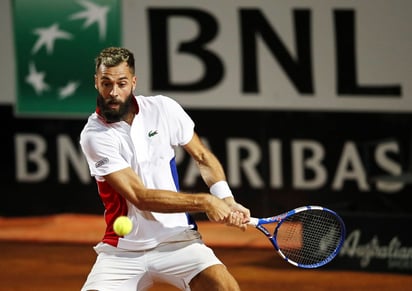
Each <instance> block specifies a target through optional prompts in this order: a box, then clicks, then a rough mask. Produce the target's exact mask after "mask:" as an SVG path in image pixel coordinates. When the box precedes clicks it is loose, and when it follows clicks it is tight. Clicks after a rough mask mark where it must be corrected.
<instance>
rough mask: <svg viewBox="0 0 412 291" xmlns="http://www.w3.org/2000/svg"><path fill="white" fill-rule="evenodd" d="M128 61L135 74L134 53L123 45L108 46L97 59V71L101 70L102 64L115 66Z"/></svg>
mask: <svg viewBox="0 0 412 291" xmlns="http://www.w3.org/2000/svg"><path fill="white" fill-rule="evenodd" d="M123 62H126V63H127V65H128V67H129V68H130V71H131V72H132V73H133V74H134V70H135V68H134V55H133V53H132V52H131V51H129V50H128V49H126V48H122V47H108V48H105V49H103V50H102V51H101V52H100V53H99V55H98V56H97V57H96V59H95V64H96V67H95V71H96V73H97V71H98V70H99V67H100V66H101V65H104V66H106V67H115V66H117V65H119V64H121V63H123Z"/></svg>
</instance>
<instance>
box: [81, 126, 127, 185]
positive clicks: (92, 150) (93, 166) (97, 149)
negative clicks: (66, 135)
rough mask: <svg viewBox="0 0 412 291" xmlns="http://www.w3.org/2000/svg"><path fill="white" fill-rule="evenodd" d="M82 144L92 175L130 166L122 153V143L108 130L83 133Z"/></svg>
mask: <svg viewBox="0 0 412 291" xmlns="http://www.w3.org/2000/svg"><path fill="white" fill-rule="evenodd" d="M80 145H81V147H82V150H83V153H84V155H85V157H86V160H87V163H88V165H89V169H90V173H91V175H92V176H95V177H97V178H98V177H102V176H105V175H108V174H110V173H113V172H116V171H119V170H122V169H124V168H127V167H129V164H128V163H127V161H126V160H125V159H124V158H123V157H122V156H121V155H120V146H121V145H120V144H119V141H118V139H116V138H113V136H111V135H110V134H109V132H107V131H106V132H89V133H88V134H84V135H82V137H81V139H80Z"/></svg>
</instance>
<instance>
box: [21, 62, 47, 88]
mask: <svg viewBox="0 0 412 291" xmlns="http://www.w3.org/2000/svg"><path fill="white" fill-rule="evenodd" d="M45 76H46V75H45V73H44V72H38V71H37V70H36V66H35V65H34V64H33V63H30V65H29V75H28V76H26V82H27V83H29V84H30V85H32V87H33V88H34V90H35V91H36V94H37V95H41V94H42V93H43V91H47V90H49V85H48V84H46V83H45V82H44V77H45Z"/></svg>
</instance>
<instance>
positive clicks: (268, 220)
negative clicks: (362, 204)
mask: <svg viewBox="0 0 412 291" xmlns="http://www.w3.org/2000/svg"><path fill="white" fill-rule="evenodd" d="M308 210H320V211H326V212H329V213H331V214H332V215H334V216H335V217H336V218H337V221H338V222H339V225H340V231H341V236H340V240H339V244H338V245H337V246H336V248H335V249H334V251H333V252H332V253H331V254H330V255H329V256H328V257H327V258H326V259H324V260H322V261H320V262H318V263H313V264H299V263H297V262H294V261H293V260H291V259H289V258H288V257H287V256H285V254H283V252H282V251H281V249H280V248H279V245H278V243H277V240H276V236H277V232H278V229H279V227H280V226H281V225H282V223H283V222H284V221H285V220H286V219H287V218H289V217H291V216H293V215H295V214H296V213H299V212H302V211H308ZM272 223H277V225H276V227H275V229H274V231H273V234H272V233H271V232H270V231H269V230H268V229H267V228H266V227H265V226H264V225H267V224H272ZM248 224H249V225H252V226H254V227H256V228H257V229H258V230H260V231H261V232H262V233H263V234H264V235H265V236H266V237H267V238H268V239H269V241H270V242H271V243H272V245H273V247H274V248H275V250H276V252H277V253H278V254H279V255H280V256H281V257H282V258H283V259H284V260H285V261H287V262H288V263H290V264H292V265H294V266H296V267H299V268H304V269H313V268H319V267H321V266H323V265H325V264H327V263H329V262H330V261H331V260H333V259H334V258H335V257H336V255H337V254H338V253H339V251H340V249H341V248H342V246H343V242H344V240H345V236H346V227H345V223H344V222H343V219H342V218H341V217H340V216H339V215H338V214H337V213H336V212H335V211H333V210H331V209H329V208H326V207H322V206H317V205H308V206H301V207H298V208H295V209H292V210H289V211H287V212H284V213H282V214H279V215H276V216H271V217H265V218H256V217H251V218H250V220H249V222H248Z"/></svg>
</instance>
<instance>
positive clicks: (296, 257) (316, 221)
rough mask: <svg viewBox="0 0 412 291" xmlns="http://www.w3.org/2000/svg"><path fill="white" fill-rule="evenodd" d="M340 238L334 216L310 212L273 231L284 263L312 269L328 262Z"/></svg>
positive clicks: (286, 220) (293, 217) (289, 220)
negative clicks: (283, 257)
mask: <svg viewBox="0 0 412 291" xmlns="http://www.w3.org/2000/svg"><path fill="white" fill-rule="evenodd" d="M341 236H342V230H341V225H340V222H339V220H338V219H337V218H336V217H335V215H333V214H332V213H329V212H327V211H323V210H315V209H313V210H307V211H302V212H298V213H296V214H295V215H292V216H291V217H289V218H287V219H285V221H284V222H283V223H282V224H281V225H280V226H279V228H278V229H277V233H276V240H277V244H278V247H279V250H280V251H281V252H282V253H283V255H284V256H285V257H286V258H287V259H288V260H291V261H294V262H296V263H297V264H300V265H313V264H318V263H320V262H324V261H327V260H329V259H331V258H332V255H333V254H334V252H335V251H336V249H337V247H338V246H339V244H340V241H341Z"/></svg>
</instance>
